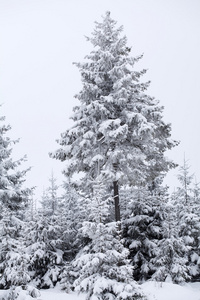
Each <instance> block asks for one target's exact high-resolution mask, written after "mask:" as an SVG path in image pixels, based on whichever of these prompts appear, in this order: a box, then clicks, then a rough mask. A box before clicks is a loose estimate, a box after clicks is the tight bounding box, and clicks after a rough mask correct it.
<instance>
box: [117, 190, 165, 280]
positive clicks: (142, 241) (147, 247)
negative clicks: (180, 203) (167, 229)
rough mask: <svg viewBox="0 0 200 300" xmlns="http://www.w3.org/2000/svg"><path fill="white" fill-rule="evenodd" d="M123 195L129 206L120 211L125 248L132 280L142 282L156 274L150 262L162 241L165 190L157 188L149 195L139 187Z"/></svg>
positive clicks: (147, 191) (148, 191)
mask: <svg viewBox="0 0 200 300" xmlns="http://www.w3.org/2000/svg"><path fill="white" fill-rule="evenodd" d="M126 194H127V195H123V196H126V197H127V196H128V197H129V202H128V203H127V204H126V210H125V211H122V216H123V218H122V225H123V235H124V239H125V245H126V246H127V247H128V248H129V250H130V256H129V257H130V259H131V263H132V265H133V266H134V270H133V276H134V278H135V279H136V280H139V281H145V280H148V279H149V278H151V276H152V275H153V273H154V272H155V266H154V264H153V263H152V260H153V259H154V258H156V256H157V251H158V244H159V241H160V240H162V238H163V230H164V220H165V217H166V211H165V206H166V201H167V193H166V188H162V187H161V186H159V185H158V186H157V187H156V188H154V190H153V191H150V190H149V187H148V186H141V187H138V188H131V189H129V190H127V191H126ZM123 202H124V199H123V198H122V203H123Z"/></svg>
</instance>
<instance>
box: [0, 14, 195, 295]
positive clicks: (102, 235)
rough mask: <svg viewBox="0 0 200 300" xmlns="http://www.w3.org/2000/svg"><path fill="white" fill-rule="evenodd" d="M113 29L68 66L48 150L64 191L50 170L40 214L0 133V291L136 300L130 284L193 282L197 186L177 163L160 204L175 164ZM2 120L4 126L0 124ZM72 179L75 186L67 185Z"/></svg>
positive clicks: (110, 25) (100, 30)
mask: <svg viewBox="0 0 200 300" xmlns="http://www.w3.org/2000/svg"><path fill="white" fill-rule="evenodd" d="M122 30H123V28H122V27H119V28H116V22H115V21H114V20H112V18H111V17H110V13H106V15H105V16H104V17H103V21H102V23H97V22H96V26H95V30H94V32H93V34H92V36H91V37H90V38H88V40H89V41H90V42H91V43H92V45H93V46H94V50H93V51H92V52H91V53H90V54H89V55H88V56H86V58H85V62H84V63H77V64H76V65H77V67H78V68H79V69H80V73H81V77H82V82H83V88H82V90H81V91H80V93H79V94H77V95H76V98H78V100H79V101H80V105H79V106H76V107H75V108H74V114H73V117H72V119H73V121H74V125H73V126H72V128H70V129H68V130H67V131H66V132H64V133H63V134H62V135H61V139H59V140H58V143H59V145H60V148H59V149H58V150H57V151H56V152H54V153H51V156H52V157H53V158H56V159H59V160H61V161H64V162H65V169H64V174H65V175H66V182H65V183H64V185H63V195H62V196H59V197H58V195H57V190H58V186H57V184H56V180H55V178H54V176H53V174H52V176H51V178H50V185H49V188H48V189H47V190H46V191H44V194H43V196H42V199H41V208H40V209H38V210H36V209H35V208H34V205H33V203H32V201H31V199H32V196H31V195H32V192H33V191H32V190H28V189H23V188H22V186H23V182H24V176H25V175H26V172H27V170H26V171H16V170H17V167H18V165H19V164H21V162H22V161H23V159H22V160H20V161H17V162H13V161H12V158H11V150H12V141H11V140H10V139H9V138H8V137H5V134H6V132H7V130H9V127H6V126H5V125H2V126H1V127H0V147H1V150H0V160H1V162H0V207H1V215H0V288H2V289H7V288H10V287H12V286H27V285H28V284H29V283H30V282H31V283H32V284H33V285H34V286H36V287H38V288H49V287H53V286H55V285H56V284H59V285H60V286H61V287H62V288H63V289H65V290H66V291H70V290H71V289H75V290H76V291H80V292H86V293H87V298H88V299H91V298H92V297H94V298H92V299H105V300H106V299H126V300H129V299H133V297H135V298H134V299H145V297H144V296H143V294H142V292H141V291H140V288H139V285H138V282H141V281H145V280H149V279H152V280H157V281H166V280H171V281H173V282H175V283H180V282H184V281H189V280H198V279H200V238H199V237H200V206H199V201H200V188H199V186H198V184H197V183H195V184H194V186H193V185H192V181H193V177H192V176H190V174H189V170H188V165H187V162H186V161H184V165H183V167H181V169H180V173H179V175H178V178H179V181H180V187H179V188H177V190H176V191H175V192H174V193H173V195H172V196H169V194H168V189H167V187H164V186H163V185H162V181H163V178H164V176H165V175H166V173H167V172H168V170H169V169H171V168H173V167H175V164H174V163H173V162H172V161H170V160H168V159H167V158H166V157H165V152H166V150H169V149H171V148H173V147H174V146H176V145H177V144H178V143H177V142H176V141H173V140H171V137H170V135H171V134H170V132H171V127H170V124H166V123H165V122H164V121H163V116H162V113H163V107H161V106H160V105H159V102H158V101H157V100H155V99H154V98H152V97H150V96H148V95H147V94H146V90H147V88H148V86H149V82H148V83H142V82H141V76H142V75H143V74H144V73H145V72H146V71H145V70H142V71H136V70H135V69H134V67H135V63H137V61H139V60H140V59H141V58H142V57H137V58H132V57H131V56H130V51H131V49H130V48H129V47H127V39H126V37H121V33H122ZM1 121H2V122H3V121H4V120H3V119H1ZM76 175H79V179H76V178H77V177H76Z"/></svg>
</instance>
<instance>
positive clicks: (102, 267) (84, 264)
mask: <svg viewBox="0 0 200 300" xmlns="http://www.w3.org/2000/svg"><path fill="white" fill-rule="evenodd" d="M82 232H83V235H85V236H88V237H89V238H90V239H91V243H89V244H88V245H87V246H86V247H85V248H84V249H83V251H82V252H81V253H79V255H78V256H77V258H76V259H75V261H74V262H73V267H74V270H75V274H77V276H78V277H77V279H76V280H75V282H74V286H75V290H76V291H78V292H87V299H113V300H114V299H127V300H128V299H133V298H134V297H135V298H134V299H145V298H144V297H143V296H142V292H141V291H140V289H139V286H138V284H137V283H136V282H135V281H134V280H133V279H132V271H133V269H132V267H131V266H130V264H129V261H128V259H127V257H128V254H129V252H128V250H127V249H125V248H124V246H123V244H122V241H121V240H120V238H119V236H118V233H117V225H116V223H115V222H114V223H108V224H103V223H95V222H85V223H84V224H83V228H82Z"/></svg>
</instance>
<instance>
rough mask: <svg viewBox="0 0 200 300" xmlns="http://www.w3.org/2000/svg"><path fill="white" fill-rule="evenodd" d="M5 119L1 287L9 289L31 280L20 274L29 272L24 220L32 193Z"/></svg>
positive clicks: (0, 132)
mask: <svg viewBox="0 0 200 300" xmlns="http://www.w3.org/2000/svg"><path fill="white" fill-rule="evenodd" d="M4 120H5V118H4V117H1V118H0V122H1V125H0V249H1V251H0V288H9V287H10V286H11V285H21V284H22V280H23V282H25V281H26V282H28V281H29V279H28V278H29V277H28V275H27V273H26V271H24V275H23V276H22V277H23V278H22V277H21V279H20V278H19V273H20V272H22V270H25V269H26V266H25V264H26V263H25V262H26V257H25V256H23V257H24V259H23V260H22V253H21V251H22V250H21V248H22V247H23V246H22V245H23V239H22V228H23V226H24V224H25V223H24V222H23V220H22V219H24V214H25V210H26V206H27V203H28V199H29V195H30V194H31V192H32V190H31V189H25V188H23V183H24V181H25V179H24V177H25V175H26V172H27V171H28V170H25V171H20V170H19V169H18V167H19V166H20V165H21V163H22V162H23V161H24V158H22V159H20V160H18V161H13V159H12V157H11V154H12V145H13V144H14V143H15V142H16V141H12V140H11V139H10V138H9V137H8V136H6V135H7V133H8V131H9V130H10V126H9V125H8V126H6V125H4ZM20 274H22V273H20Z"/></svg>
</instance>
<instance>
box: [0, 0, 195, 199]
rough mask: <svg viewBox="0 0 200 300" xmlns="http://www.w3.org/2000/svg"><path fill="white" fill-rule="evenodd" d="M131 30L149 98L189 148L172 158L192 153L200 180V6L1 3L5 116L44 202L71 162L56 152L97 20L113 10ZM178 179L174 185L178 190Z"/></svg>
mask: <svg viewBox="0 0 200 300" xmlns="http://www.w3.org/2000/svg"><path fill="white" fill-rule="evenodd" d="M108 10H109V11H111V17H112V18H113V19H115V20H116V21H117V22H118V25H119V26H120V25H123V26H124V34H125V35H126V36H127V38H128V46H131V47H132V52H131V54H132V56H136V55H139V54H142V53H144V58H143V59H142V62H140V64H139V65H138V67H141V68H147V69H148V72H147V75H145V78H144V80H151V82H152V83H151V87H150V89H149V90H148V93H149V94H150V95H151V96H155V97H156V98H157V99H159V100H160V104H161V105H163V106H164V107H165V110H164V120H165V122H167V123H168V122H170V123H172V136H173V138H174V139H176V140H180V141H181V144H180V145H179V146H178V147H176V149H173V150H172V151H170V153H168V154H167V155H168V156H169V157H170V158H172V159H173V160H174V161H175V162H177V163H179V164H182V162H183V158H184V152H185V155H186V158H187V159H188V160H189V164H190V165H191V172H192V173H193V172H195V173H196V176H197V180H200V140H199V139H200V134H199V129H200V117H199V114H200V1H199V0H101V1H100V0H73V1H72V0H0V103H3V106H2V107H1V113H0V115H5V116H6V122H7V123H8V124H10V125H11V126H12V131H11V132H10V136H11V137H12V138H16V139H17V138H20V143H19V144H17V145H15V146H14V150H13V151H14V152H13V155H14V157H15V158H20V157H22V156H23V155H24V154H27V156H28V162H27V163H26V166H32V170H31V171H30V172H29V174H28V176H27V185H28V186H37V187H38V188H37V190H36V196H37V197H39V195H40V194H41V193H42V190H43V187H44V188H46V187H47V186H48V178H49V177H50V175H51V171H52V169H53V170H54V174H55V177H57V179H58V183H61V182H62V180H63V179H64V177H63V176H62V175H61V170H62V169H63V168H64V163H61V162H59V161H55V160H53V159H51V158H49V156H48V152H50V151H54V150H56V149H57V148H58V147H59V145H58V144H57V143H56V142H55V140H56V139H57V138H59V137H60V133H61V132H63V131H65V130H66V129H67V128H69V127H70V126H71V124H72V123H71V122H72V121H70V120H69V116H70V115H71V112H72V107H73V106H74V105H75V104H77V103H76V100H75V99H74V97H73V96H74V94H76V93H77V92H79V90H80V89H81V81H80V75H79V71H78V70H77V68H76V67H75V66H74V65H72V63H73V62H79V61H83V59H84V56H85V55H87V54H88V53H89V51H90V50H91V46H90V44H89V43H88V42H86V39H85V37H84V36H90V33H91V32H92V31H93V28H94V21H101V20H102V19H101V16H102V15H104V13H105V12H106V11H108ZM175 173H177V172H170V174H169V175H168V182H169V184H170V185H171V187H172V188H173V185H174V184H175Z"/></svg>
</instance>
